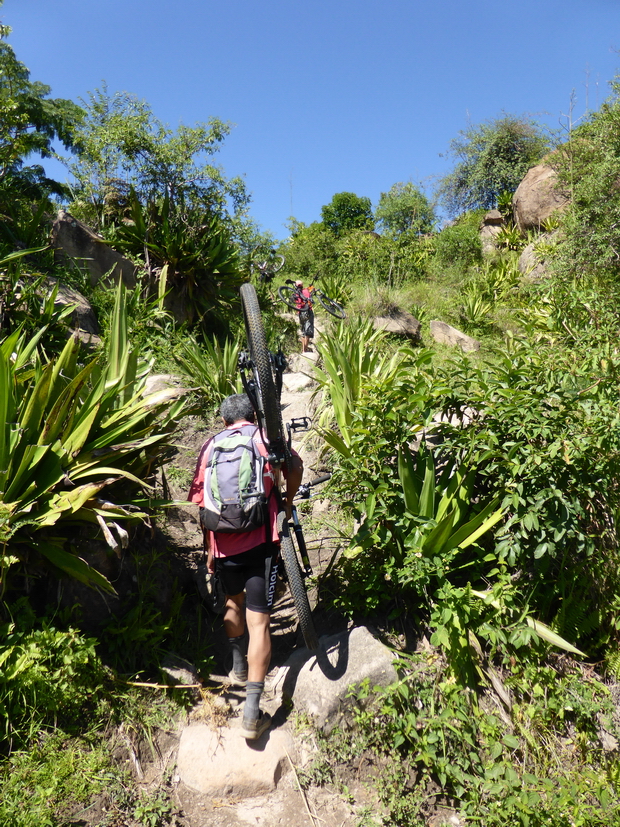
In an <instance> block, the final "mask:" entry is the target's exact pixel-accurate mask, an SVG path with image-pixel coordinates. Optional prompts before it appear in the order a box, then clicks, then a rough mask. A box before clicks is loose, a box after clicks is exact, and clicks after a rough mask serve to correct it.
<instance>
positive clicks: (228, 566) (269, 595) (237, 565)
mask: <svg viewBox="0 0 620 827" xmlns="http://www.w3.org/2000/svg"><path fill="white" fill-rule="evenodd" d="M278 551H279V549H278V546H276V545H272V544H270V543H263V544H262V545H260V546H257V547H256V548H253V549H250V550H249V551H242V552H241V554H233V555H232V556H230V557H216V558H215V570H216V571H217V573H218V574H219V576H220V582H221V584H222V587H223V589H224V591H225V592H226V594H227V595H230V596H231V597H234V596H235V595H237V594H241V592H242V591H245V605H246V608H247V609H250V611H253V612H262V613H263V614H268V613H269V612H270V611H271V608H272V606H273V599H274V595H275V589H276V581H277V578H278Z"/></svg>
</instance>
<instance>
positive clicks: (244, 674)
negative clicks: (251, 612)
mask: <svg viewBox="0 0 620 827" xmlns="http://www.w3.org/2000/svg"><path fill="white" fill-rule="evenodd" d="M243 601H244V593H243V592H241V593H240V594H235V595H226V610H225V612H224V631H225V632H226V637H227V638H228V646H229V648H230V651H231V653H232V658H233V665H232V670H231V673H230V677H231V679H233V680H234V681H236V682H237V683H239V684H242V685H243V684H245V682H246V681H247V679H248V664H247V660H246V652H245V620H244V617H243Z"/></svg>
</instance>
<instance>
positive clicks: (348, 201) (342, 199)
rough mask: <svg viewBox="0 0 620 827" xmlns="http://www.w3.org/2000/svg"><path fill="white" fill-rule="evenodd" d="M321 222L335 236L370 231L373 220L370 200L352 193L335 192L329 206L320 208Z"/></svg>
mask: <svg viewBox="0 0 620 827" xmlns="http://www.w3.org/2000/svg"><path fill="white" fill-rule="evenodd" d="M321 221H322V223H323V226H324V227H326V228H327V229H328V230H331V232H332V233H333V234H334V235H335V236H342V235H344V234H345V233H347V232H350V231H351V230H372V228H373V227H374V219H373V216H372V204H371V202H370V198H366V197H365V196H359V195H355V193H353V192H337V193H336V195H334V197H333V198H332V200H331V201H330V202H329V204H325V206H323V207H321Z"/></svg>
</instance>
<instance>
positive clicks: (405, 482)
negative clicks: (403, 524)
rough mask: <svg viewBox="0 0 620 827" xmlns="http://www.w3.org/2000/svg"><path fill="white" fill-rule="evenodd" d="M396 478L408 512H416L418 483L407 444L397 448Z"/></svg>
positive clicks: (418, 500)
mask: <svg viewBox="0 0 620 827" xmlns="http://www.w3.org/2000/svg"><path fill="white" fill-rule="evenodd" d="M398 478H399V479H400V484H401V486H402V489H403V494H404V497H405V508H406V509H407V511H409V513H410V514H418V513H419V507H420V485H419V483H418V479H417V477H416V474H415V469H414V467H413V458H412V456H411V451H410V450H409V447H408V446H407V445H404V446H403V445H401V446H399V448H398Z"/></svg>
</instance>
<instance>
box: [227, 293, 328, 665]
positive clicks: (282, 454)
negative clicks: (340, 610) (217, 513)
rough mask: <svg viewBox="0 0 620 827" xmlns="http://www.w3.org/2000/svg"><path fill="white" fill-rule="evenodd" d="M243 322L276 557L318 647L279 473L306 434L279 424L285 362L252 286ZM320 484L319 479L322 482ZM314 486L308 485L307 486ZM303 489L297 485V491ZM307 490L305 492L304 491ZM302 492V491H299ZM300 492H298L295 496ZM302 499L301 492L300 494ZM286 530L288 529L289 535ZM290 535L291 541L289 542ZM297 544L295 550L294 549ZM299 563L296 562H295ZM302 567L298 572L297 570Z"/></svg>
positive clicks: (297, 531) (244, 362)
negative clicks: (269, 481)
mask: <svg viewBox="0 0 620 827" xmlns="http://www.w3.org/2000/svg"><path fill="white" fill-rule="evenodd" d="M240 294H241V305H242V307H243V319H244V323H245V331H246V336H247V343H248V351H247V352H246V351H243V352H241V353H240V354H239V370H240V372H241V380H242V383H243V387H244V389H245V392H246V393H247V395H248V397H249V399H250V402H251V403H252V407H253V408H254V411H255V412H256V417H257V422H258V425H259V427H260V429H261V433H262V434H263V438H264V440H265V446H266V448H267V452H268V456H267V461H268V462H269V464H270V465H271V467H272V468H273V469H274V478H275V485H274V489H273V490H274V496H275V497H276V499H277V510H278V514H277V528H278V534H279V536H280V557H281V559H282V562H283V563H284V571H285V573H286V577H287V580H288V584H289V588H290V590H291V595H292V598H293V603H294V604H295V609H296V611H297V616H298V618H299V625H300V627H301V631H302V634H303V637H304V641H305V644H306V646H307V647H308V649H317V648H318V645H319V643H318V638H317V635H316V631H315V628H314V622H313V620H312V610H311V608H310V603H309V601H308V592H307V590H306V585H305V583H304V579H305V577H307V576H309V574H310V573H311V568H310V561H309V559H308V554H307V550H306V546H305V542H304V540H303V532H302V530H301V524H300V523H299V517H298V516H297V509H296V508H293V509H292V515H291V520H290V521H289V519H288V517H287V514H286V508H285V504H284V497H283V495H282V489H281V486H282V469H283V468H287V469H290V467H291V458H292V454H291V443H292V436H293V433H295V432H297V431H302V430H308V428H309V427H310V420H309V419H308V417H298V418H295V419H292V420H291V421H290V422H288V423H287V427H286V434H285V430H284V427H283V423H282V414H281V408H280V396H281V393H282V374H283V372H284V370H285V369H286V359H285V358H284V355H283V354H282V353H281V352H280V353H271V352H270V351H269V349H268V347H267V340H266V337H265V329H264V327H263V321H262V317H261V313H260V307H259V304H258V298H257V295H256V289H255V287H254V285H253V284H249V283H246V284H242V285H241V289H240ZM322 481H324V480H322ZM314 484H316V483H315V482H314V481H313V482H312V483H307V484H306V485H307V486H310V485H314ZM300 490H302V487H300ZM308 490H309V488H308ZM304 491H305V489H304ZM298 493H299V492H298ZM302 496H303V492H302ZM291 527H292V529H293V531H292V532H291ZM293 537H295V540H294V539H293ZM296 544H297V546H298V549H299V552H298V550H297V549H296V547H295V545H296ZM300 561H301V562H300ZM302 565H303V572H302Z"/></svg>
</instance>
